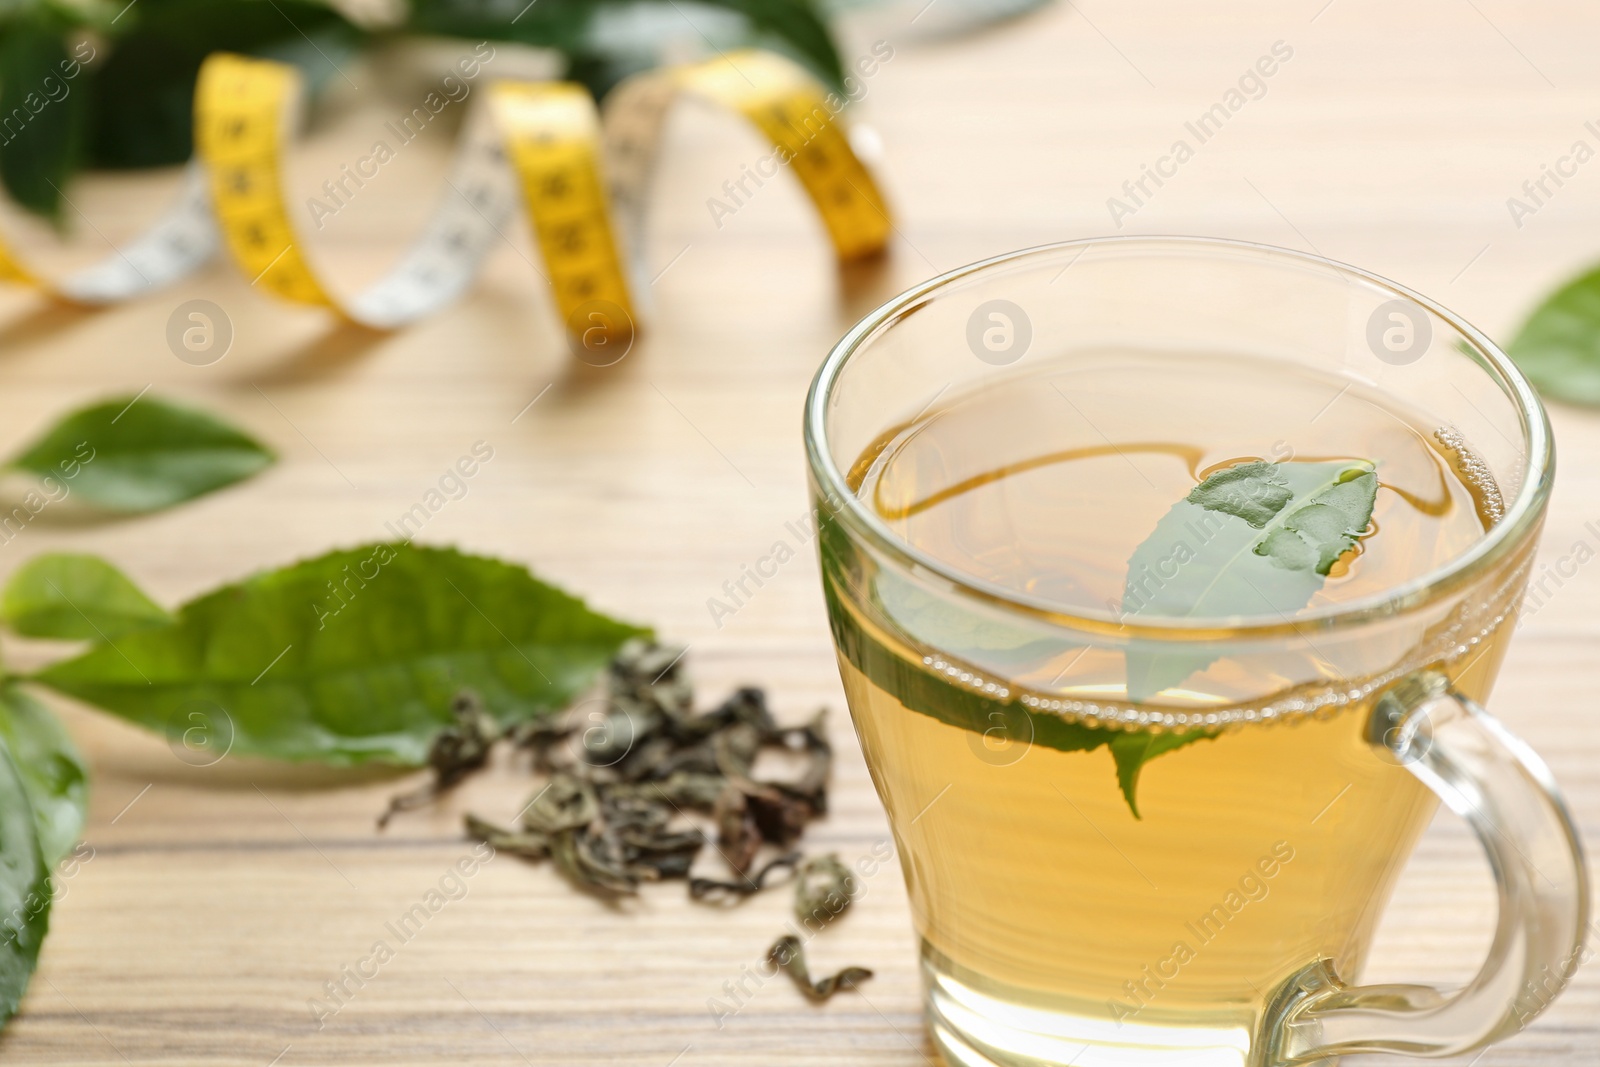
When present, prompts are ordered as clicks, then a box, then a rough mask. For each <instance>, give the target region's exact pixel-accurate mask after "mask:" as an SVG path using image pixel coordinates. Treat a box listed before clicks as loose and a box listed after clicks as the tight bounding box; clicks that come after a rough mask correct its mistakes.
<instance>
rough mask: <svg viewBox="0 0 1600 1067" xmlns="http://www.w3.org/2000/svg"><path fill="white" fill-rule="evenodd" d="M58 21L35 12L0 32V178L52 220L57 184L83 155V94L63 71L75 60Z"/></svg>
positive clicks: (62, 185)
mask: <svg viewBox="0 0 1600 1067" xmlns="http://www.w3.org/2000/svg"><path fill="white" fill-rule="evenodd" d="M57 21H58V20H57V19H54V18H50V17H48V16H47V15H46V14H45V13H43V12H38V13H34V14H31V15H30V16H29V17H26V18H23V19H21V20H18V21H16V22H13V23H11V24H10V25H8V26H6V27H5V29H4V32H0V116H4V117H5V119H6V122H7V126H6V130H5V134H4V137H3V138H0V178H4V180H5V187H6V192H7V193H9V194H10V195H11V198H12V199H13V200H15V201H16V202H17V203H18V204H20V205H21V206H23V207H25V208H27V209H28V210H29V211H32V212H35V213H36V214H39V215H43V216H45V217H47V218H51V219H58V220H59V218H60V215H61V203H62V199H61V197H62V193H61V191H62V190H63V189H64V188H66V185H67V182H68V180H69V179H70V178H71V176H72V174H73V172H74V171H75V170H77V168H78V166H79V164H80V163H81V161H82V155H83V141H84V128H85V117H86V114H87V94H86V93H85V92H84V91H83V88H82V85H81V84H78V83H76V82H75V79H73V78H69V77H66V76H65V75H66V72H67V71H69V70H72V69H74V68H77V67H78V66H79V65H78V64H77V62H76V61H75V60H73V59H72V58H71V57H69V56H68V55H67V47H66V43H65V39H64V35H63V30H62V28H60V27H58V26H56V25H55V24H54V23H56V22H57Z"/></svg>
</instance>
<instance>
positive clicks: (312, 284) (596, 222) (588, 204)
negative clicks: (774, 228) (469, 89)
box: [195, 51, 891, 362]
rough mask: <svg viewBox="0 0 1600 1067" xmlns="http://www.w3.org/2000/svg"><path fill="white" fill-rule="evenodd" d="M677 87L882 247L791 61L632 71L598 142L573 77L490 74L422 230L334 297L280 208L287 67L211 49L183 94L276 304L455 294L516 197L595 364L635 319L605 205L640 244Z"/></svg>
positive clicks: (405, 317)
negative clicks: (723, 114)
mask: <svg viewBox="0 0 1600 1067" xmlns="http://www.w3.org/2000/svg"><path fill="white" fill-rule="evenodd" d="M683 94H693V95H695V96H698V97H700V98H701V99H705V100H709V101H711V102H712V103H714V104H717V105H718V106H721V107H724V108H727V109H729V110H732V111H734V112H736V113H739V114H741V115H743V116H745V117H746V118H747V119H749V120H750V121H751V122H752V123H753V124H754V125H755V127H756V128H757V129H758V130H759V131H760V132H761V133H762V134H763V135H765V136H766V137H767V139H768V140H769V141H770V142H771V143H772V145H773V155H772V157H771V159H772V160H773V161H775V162H774V163H773V167H774V168H776V169H781V168H782V167H784V166H789V167H792V169H793V170H794V172H795V174H796V176H797V177H798V178H799V180H800V183H801V185H802V187H803V188H804V189H805V190H806V192H807V194H808V195H809V196H810V197H811V199H812V201H813V203H814V204H815V205H816V207H817V209H818V211H819V213H820V215H821V217H822V220H823V223H824V225H825V227H826V229H827V231H828V234H829V237H830V239H831V241H832V243H833V245H834V248H835V250H836V251H837V252H838V254H839V256H840V258H841V259H853V258H858V257H861V256H864V255H869V254H872V253H874V252H877V251H879V250H881V249H882V248H883V247H884V246H885V244H886V243H887V240H888V235H889V232H890V229H891V227H890V222H889V215H888V212H887V209H886V208H885V207H884V203H883V198H882V196H881V194H880V193H879V191H878V188H877V185H876V183H875V182H874V181H873V179H872V177H871V175H870V174H869V173H868V172H867V170H866V168H865V167H864V166H863V165H862V164H861V162H860V161H859V160H858V159H857V158H856V156H855V154H854V152H853V151H852V150H851V147H850V144H849V141H848V139H847V138H846V137H845V135H844V133H843V130H842V129H841V127H840V124H839V122H838V120H837V114H838V110H839V108H838V107H835V106H830V104H831V98H830V97H829V95H828V93H827V91H826V90H825V89H824V88H823V87H822V86H820V85H818V84H817V83H816V82H815V81H814V80H813V79H812V78H811V77H810V76H809V75H808V74H806V73H805V72H804V71H803V70H802V69H801V68H800V67H798V66H796V65H795V64H793V63H791V62H790V61H788V60H786V59H782V58H781V57H778V56H775V55H771V54H769V53H764V52H756V51H745V52H736V53H732V54H730V55H727V56H723V57H720V58H718V59H715V60H710V61H707V62H704V63H694V64H687V65H684V66H681V67H674V68H669V69H667V70H664V71H659V72H650V73H647V74H642V75H637V76H635V77H634V78H632V79H630V80H629V81H627V82H625V83H623V85H621V86H619V87H618V88H617V89H616V90H615V92H614V93H613V99H612V101H611V102H610V103H608V106H607V110H606V122H605V126H606V131H605V135H604V138H603V139H602V130H601V122H600V119H599V116H598V114H597V111H596V109H595V106H594V103H593V100H592V98H591V97H590V96H589V94H588V92H587V90H585V89H583V88H582V87H580V86H576V85H571V84H566V83H527V82H505V81H501V82H495V83H492V84H491V85H490V86H489V87H488V90H487V93H486V101H485V103H484V104H481V105H479V106H477V107H475V108H474V110H473V112H472V114H471V115H470V116H469V118H468V120H467V127H466V131H465V134H464V137H463V143H462V146H461V147H460V148H459V149H458V151H457V155H456V159H455V161H454V164H453V167H452V172H451V175H450V177H449V179H448V185H449V189H448V190H447V191H446V192H445V195H444V198H443V200H442V201H441V204H440V206H439V208H438V209H437V211H436V212H435V214H434V216H433V218H432V220H431V221H430V223H429V224H428V226H427V228H426V230H425V231H424V233H423V235H422V236H421V238H420V239H419V240H418V241H417V243H416V244H415V245H414V246H413V247H412V249H411V250H410V251H409V252H407V253H406V254H405V255H404V256H403V257H402V258H401V260H400V262H399V263H398V264H397V265H396V266H395V268H394V269H393V270H392V271H391V272H390V273H389V274H388V275H386V276H385V277H383V278H382V279H380V280H379V281H378V282H376V283H375V284H373V285H372V286H371V287H369V288H368V289H366V290H365V291H363V292H361V293H359V294H357V295H356V296H355V297H353V298H350V299H346V300H341V299H339V298H338V297H336V296H335V295H334V293H333V291H332V290H331V289H330V288H329V287H328V286H327V285H326V284H325V283H324V282H323V280H322V278H321V276H320V275H319V274H318V272H317V271H316V270H315V269H314V267H313V266H312V262H311V259H310V258H309V257H308V255H307V254H306V250H305V247H304V245H303V243H302V241H301V240H300V238H299V236H298V233H297V230H296V227H295V225H294V224H293V222H292V221H291V218H290V214H289V210H288V206H287V204H288V198H287V195H286V191H285V189H284V186H283V178H282V163H283V157H284V153H285V151H286V150H287V145H288V143H289V138H290V131H291V128H292V125H291V124H292V118H293V116H294V114H295V111H296V108H297V107H298V104H299V100H300V87H299V83H298V75H297V74H296V73H295V71H294V69H293V68H292V67H289V66H286V65H284V64H280V63H275V62H271V61H265V60H256V59H247V58H244V57H242V56H234V55H228V54H222V53H219V54H216V55H213V56H211V57H210V58H208V59H207V60H206V62H205V65H204V66H203V67H202V69H201V72H200V79H199V82H198V84H197V85H196V90H195V125H196V139H195V140H196V147H197V151H198V154H199V157H200V159H201V160H202V161H203V163H204V165H205V168H206V171H207V174H208V176H209V188H210V194H211V198H212V202H213V210H214V212H215V216H216V219H217V222H218V224H219V226H220V229H221V231H222V235H223V240H224V243H225V244H226V246H227V248H228V251H229V252H230V254H231V256H232V258H233V260H234V262H235V263H236V264H237V265H238V266H239V268H240V269H241V270H243V271H244V273H245V274H246V275H247V276H248V277H249V278H251V279H252V281H253V282H254V283H255V284H257V285H258V286H259V287H261V288H264V289H266V290H268V291H270V292H272V293H275V294H276V295H278V296H280V297H282V298H284V299H286V300H290V301H294V302H298V303H302V304H312V305H318V306H324V307H329V308H333V309H335V310H337V311H339V312H340V313H342V314H343V315H345V316H346V317H348V318H350V319H352V320H354V321H356V322H360V323H363V324H365V325H367V326H371V327H374V328H379V329H390V328H394V327H397V326H401V325H404V324H405V323H407V322H411V321H413V320H415V319H418V318H421V317H423V316H425V315H427V314H429V313H431V312H433V311H435V310H438V309H439V308H440V307H442V306H443V305H445V304H446V303H448V302H449V301H451V300H453V299H454V298H455V297H457V296H458V295H460V294H461V293H462V292H463V291H464V290H465V289H466V288H467V287H468V286H469V285H470V284H471V282H472V280H473V278H474V277H475V276H476V274H477V272H478V270H479V269H480V268H481V266H482V264H483V261H484V259H485V258H486V257H487V255H488V252H489V250H490V249H491V247H492V246H493V243H494V242H495V241H496V240H497V239H499V238H500V237H502V236H503V235H504V230H505V227H506V226H507V225H508V224H509V223H510V222H511V220H512V218H513V217H514V216H515V215H516V213H517V208H518V206H520V207H521V209H522V213H523V214H524V216H525V217H526V219H527V221H528V224H529V225H530V227H531V230H532V233H533V235H534V238H535V243H536V245H537V248H538V251H539V255H540V258H541V259H542V261H543V265H542V271H541V273H542V274H543V275H544V277H545V278H546V279H547V281H548V282H549V284H550V287H551V290H552V293H553V298H554V301H555V304H556V307H557V310H558V311H559V313H560V315H561V317H562V319H563V320H564V321H565V323H566V326H567V329H568V333H569V336H571V337H572V338H573V339H574V340H575V342H578V345H577V346H575V351H576V350H577V348H578V347H581V349H582V351H579V353H578V354H579V355H580V356H585V357H586V358H587V357H588V356H593V357H597V358H595V359H591V360H590V361H591V362H595V361H604V360H605V359H606V358H608V357H607V355H606V354H607V353H615V352H617V351H624V352H625V351H626V348H627V343H628V342H629V341H631V338H632V335H633V331H634V310H633V308H634V302H633V298H632V294H631V291H630V286H629V284H628V277H627V275H628V272H627V271H626V270H625V269H624V267H623V256H622V254H621V252H620V251H619V242H618V235H617V228H616V226H614V224H613V216H612V204H613V202H615V204H616V206H617V208H618V214H619V217H620V219H621V221H623V222H625V223H626V224H627V233H628V236H630V237H631V238H633V240H632V241H630V247H635V248H636V247H637V239H638V235H639V233H640V232H641V230H642V226H641V225H640V221H641V219H642V215H643V205H644V202H645V192H646V189H647V186H648V179H649V174H650V171H651V169H652V166H653V163H654V160H655V157H656V154H657V152H658V151H659V143H660V136H661V128H662V122H663V120H664V118H665V115H666V112H667V110H668V108H669V107H670V106H671V104H672V102H673V101H674V100H675V99H677V98H678V97H679V96H681V95H683ZM776 169H774V171H773V173H776ZM608 170H609V171H610V172H611V176H612V181H611V183H610V185H609V186H608V185H607V182H606V172H607V171H608ZM360 180H361V179H360V176H359V175H356V174H353V173H345V174H342V175H341V178H340V182H355V183H357V184H359V183H360ZM608 190H609V194H610V195H609V197H608ZM633 258H634V260H635V262H636V263H637V262H638V261H639V258H640V257H639V256H638V255H635V256H634V257H633ZM618 358H620V357H618Z"/></svg>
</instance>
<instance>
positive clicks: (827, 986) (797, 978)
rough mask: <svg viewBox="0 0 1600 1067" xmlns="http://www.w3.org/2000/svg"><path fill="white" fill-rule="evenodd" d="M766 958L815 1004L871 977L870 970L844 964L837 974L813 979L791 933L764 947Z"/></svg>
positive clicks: (800, 949)
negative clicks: (768, 947)
mask: <svg viewBox="0 0 1600 1067" xmlns="http://www.w3.org/2000/svg"><path fill="white" fill-rule="evenodd" d="M767 961H768V962H769V963H771V964H772V965H773V966H774V967H777V968H778V969H780V970H782V971H784V972H785V973H786V974H788V976H789V977H790V978H791V979H793V980H794V984H795V988H796V989H798V990H800V992H801V993H804V994H805V997H806V999H807V1000H811V1001H815V1002H819V1003H820V1002H821V1001H824V1000H827V999H828V998H829V997H831V996H833V995H834V994H835V993H837V992H839V991H840V990H842V989H855V988H856V987H857V986H859V985H860V984H861V983H862V982H865V981H866V980H867V979H869V978H871V977H872V972H871V971H869V970H868V969H867V968H865V967H846V968H845V969H844V970H842V971H840V972H838V973H837V974H831V975H828V976H826V977H823V978H817V979H813V978H812V977H811V972H810V971H809V970H808V969H807V968H806V953H805V948H804V947H803V946H802V945H801V944H800V939H799V938H798V937H795V936H794V935H793V934H785V935H784V936H783V937H780V938H778V940H776V941H774V942H773V943H772V947H771V948H770V949H768V950H767Z"/></svg>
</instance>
